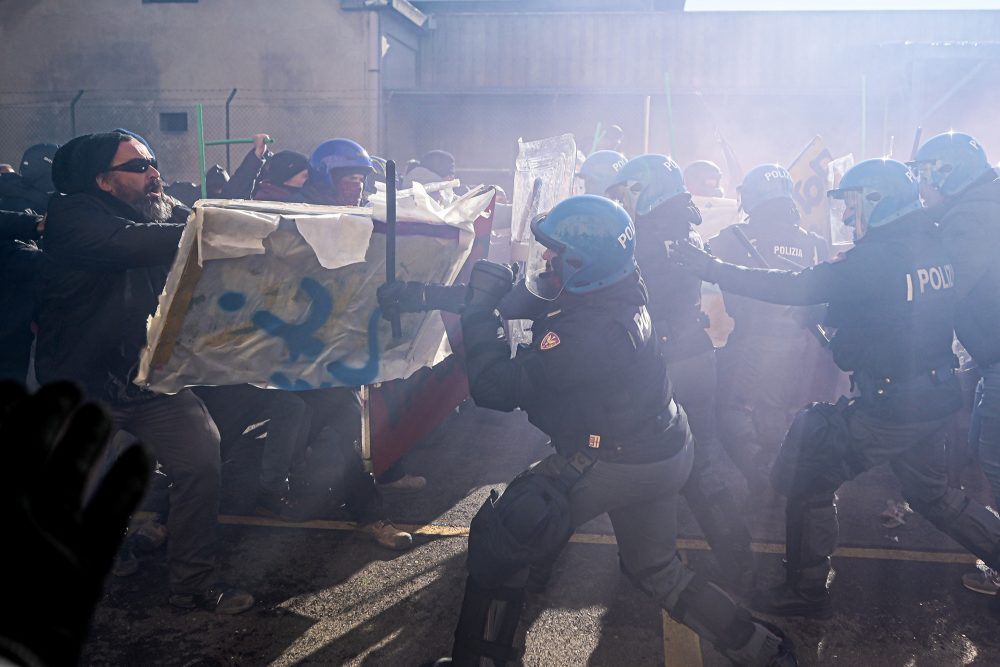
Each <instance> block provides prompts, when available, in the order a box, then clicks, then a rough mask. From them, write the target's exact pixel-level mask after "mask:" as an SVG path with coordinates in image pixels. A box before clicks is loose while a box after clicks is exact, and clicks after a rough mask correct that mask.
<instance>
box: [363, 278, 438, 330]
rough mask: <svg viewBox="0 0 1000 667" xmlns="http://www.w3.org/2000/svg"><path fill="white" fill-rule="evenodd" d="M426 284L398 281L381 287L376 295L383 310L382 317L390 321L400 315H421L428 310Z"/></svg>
mask: <svg viewBox="0 0 1000 667" xmlns="http://www.w3.org/2000/svg"><path fill="white" fill-rule="evenodd" d="M425 287H426V285H424V283H418V282H415V281H412V280H411V281H409V282H403V281H401V280H396V281H394V282H391V283H385V284H383V285H381V286H380V287H379V288H378V290H376V292H375V294H376V295H377V296H378V305H379V308H381V309H382V317H384V318H385V319H387V320H389V319H391V318H392V316H393V315H394V314H398V313H419V312H420V311H422V310H426V309H427V307H426V306H427V304H426V302H425V297H424V288H425Z"/></svg>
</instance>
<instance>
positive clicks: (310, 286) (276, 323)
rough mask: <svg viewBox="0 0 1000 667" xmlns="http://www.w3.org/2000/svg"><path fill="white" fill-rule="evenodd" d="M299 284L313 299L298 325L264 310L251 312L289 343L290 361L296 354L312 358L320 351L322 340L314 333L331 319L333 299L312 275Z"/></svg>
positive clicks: (262, 325)
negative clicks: (307, 311) (304, 316)
mask: <svg viewBox="0 0 1000 667" xmlns="http://www.w3.org/2000/svg"><path fill="white" fill-rule="evenodd" d="M299 287H300V288H301V289H302V291H303V292H305V293H306V295H307V296H308V297H309V298H310V299H312V304H311V305H310V306H309V313H308V314H307V315H306V318H305V319H304V320H303V321H302V322H301V323H299V324H291V323H289V322H285V321H284V320H283V319H281V318H280V317H278V316H277V315H274V314H273V313H271V312H269V311H266V310H258V311H257V312H255V313H254V314H253V318H252V320H253V323H254V324H256V325H257V326H258V327H260V328H261V329H263V330H264V331H266V332H267V333H269V334H271V335H272V336H277V337H279V338H282V339H284V341H285V345H287V346H288V355H289V360H291V361H297V360H298V358H299V356H304V357H306V358H307V359H315V358H316V357H318V356H319V354H320V353H321V352H322V351H323V341H321V340H320V339H318V338H316V337H315V336H313V335H312V334H313V332H315V331H317V330H319V328H320V327H322V326H323V325H324V324H325V323H326V321H327V320H328V319H329V318H330V314H331V313H332V312H333V299H331V298H330V295H329V294H328V293H327V291H326V290H325V289H324V288H323V286H322V285H320V284H319V283H318V282H316V281H315V280H313V279H312V278H303V279H302V282H300V283H299Z"/></svg>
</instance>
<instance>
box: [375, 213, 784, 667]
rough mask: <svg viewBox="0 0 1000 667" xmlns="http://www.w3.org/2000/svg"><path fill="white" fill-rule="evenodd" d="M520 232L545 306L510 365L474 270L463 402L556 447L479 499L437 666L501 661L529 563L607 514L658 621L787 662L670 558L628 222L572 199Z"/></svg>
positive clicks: (422, 288)
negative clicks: (537, 254)
mask: <svg viewBox="0 0 1000 667" xmlns="http://www.w3.org/2000/svg"><path fill="white" fill-rule="evenodd" d="M531 230H532V232H533V233H534V236H535V239H536V240H537V241H538V242H539V243H541V244H542V245H543V246H544V247H545V248H546V252H545V259H546V262H547V266H546V269H545V271H543V272H541V273H539V274H538V275H534V276H532V275H529V276H527V277H526V280H527V281H528V283H529V286H530V287H531V288H532V289H533V290H535V292H536V293H537V294H538V295H539V296H538V298H539V299H540V300H541V301H543V302H544V303H547V304H548V306H547V307H546V308H544V309H542V310H540V311H539V312H538V313H536V314H535V316H534V318H533V326H532V334H533V336H532V338H533V342H532V344H531V345H530V346H529V347H527V348H522V349H520V350H519V351H518V352H517V354H516V355H515V356H514V357H513V358H511V356H510V345H509V342H508V341H507V339H506V336H505V335H504V333H503V321H502V319H501V316H500V314H499V312H498V309H499V308H503V300H504V298H505V296H506V295H507V294H509V293H510V292H511V291H512V281H513V275H512V273H511V271H510V270H509V269H508V268H507V267H505V266H502V265H499V264H493V263H490V262H486V261H480V262H479V263H477V264H476V266H475V267H474V269H473V272H472V275H471V277H470V280H469V285H468V287H461V288H458V289H461V290H463V291H464V292H465V298H464V302H463V303H462V305H461V306H460V307H459V308H458V309H459V310H460V311H461V314H462V331H463V337H464V348H465V363H466V371H467V373H468V378H469V387H470V390H471V393H472V397H473V399H474V400H475V401H476V404H477V405H479V406H481V407H486V408H492V409H494V410H501V411H511V410H514V409H515V408H521V409H522V410H524V411H525V412H526V413H527V415H528V419H529V421H531V422H532V423H533V424H534V425H535V426H537V427H538V428H539V429H541V430H542V431H544V432H545V433H546V434H548V435H549V437H550V438H551V442H552V446H553V447H554V449H555V452H554V453H553V454H551V455H550V456H548V457H547V458H546V459H544V460H542V461H541V462H539V463H536V464H535V465H534V466H532V467H531V468H530V469H529V470H527V471H525V472H524V473H522V474H521V475H519V476H518V477H516V478H515V479H514V480H513V481H512V482H511V483H510V485H508V487H507V489H506V491H504V493H503V494H502V495H499V496H498V495H497V494H496V492H493V493H491V495H490V497H489V498H488V499H487V500H486V502H485V503H484V504H483V506H482V508H481V509H480V510H479V512H478V514H477V515H476V517H475V518H474V519H473V520H472V525H471V530H470V535H469V556H468V561H467V565H468V570H469V576H468V580H467V583H466V589H465V595H464V598H463V602H462V610H461V613H460V616H459V621H458V627H457V629H456V632H455V642H454V646H453V648H452V658H451V659H450V660H449V661H448V662H450V663H453V664H456V665H479V664H480V663H479V661H480V660H481V659H482V658H491V659H492V660H493V661H494V663H495V664H498V665H499V664H505V663H506V662H508V661H513V660H515V659H516V654H515V650H514V647H513V642H514V633H515V630H516V628H517V623H518V617H519V615H520V612H521V609H522V606H523V602H524V597H525V585H526V583H527V579H528V571H529V568H530V567H531V566H532V565H533V564H538V563H545V562H547V561H549V560H550V559H551V558H552V557H553V556H554V554H555V553H557V552H558V550H559V549H561V548H562V546H563V545H564V544H565V542H566V540H567V539H568V538H569V536H570V535H571V534H572V532H573V530H574V529H575V528H576V527H577V526H579V525H581V524H583V523H585V522H586V521H589V520H591V519H593V518H595V517H597V516H599V515H601V514H604V513H608V514H609V515H610V517H611V521H612V523H613V525H614V528H615V535H616V537H617V540H618V547H619V552H620V557H621V566H622V569H623V570H624V571H625V573H626V574H627V575H628V576H629V577H630V579H631V580H632V581H633V582H634V583H635V584H636V585H637V586H638V587H639V588H640V589H642V590H643V591H645V592H646V593H647V594H648V595H650V596H652V597H653V598H654V599H655V600H656V601H657V602H658V603H659V604H660V605H661V606H663V608H664V609H666V610H667V611H668V613H670V614H672V615H673V616H674V617H675V618H677V619H678V620H679V621H680V622H682V623H685V624H687V625H688V626H690V627H691V628H693V629H694V630H695V631H697V632H698V633H699V634H700V635H701V636H702V637H704V638H705V639H707V640H708V641H710V642H712V643H713V644H714V645H715V646H717V647H718V648H719V650H720V651H721V652H722V653H723V654H724V655H726V656H727V657H729V658H730V659H731V660H733V661H734V662H735V663H737V664H741V665H795V664H797V663H796V662H795V658H794V655H793V653H792V649H791V644H790V642H789V640H787V639H786V638H785V637H784V635H783V634H782V633H781V631H780V630H778V629H777V628H775V627H773V626H770V625H767V624H764V623H762V622H759V621H756V620H754V619H753V618H752V617H751V616H750V614H749V613H748V612H746V611H745V610H743V609H742V608H740V607H739V606H737V605H736V604H735V603H734V602H733V601H732V600H731V599H730V598H729V596H728V595H727V594H726V593H725V592H723V590H722V589H720V588H719V587H717V586H716V585H715V584H712V583H710V582H709V581H707V580H706V579H704V578H702V577H701V576H700V575H698V574H696V573H694V572H692V571H691V570H689V569H688V568H687V567H686V566H685V565H684V564H683V563H682V562H681V560H680V558H679V557H678V554H677V547H676V543H675V542H676V525H677V520H676V512H677V501H678V492H679V491H680V488H681V487H682V486H683V485H684V483H685V481H686V480H687V477H688V474H689V472H690V470H691V466H692V458H693V444H692V438H691V434H690V431H689V429H688V426H687V417H686V415H685V414H684V410H683V409H682V408H680V407H679V406H678V405H677V403H675V401H674V400H673V397H672V392H671V385H670V381H669V380H668V378H667V372H666V364H665V362H664V359H663V355H662V352H661V349H660V341H659V337H658V336H657V335H656V332H655V331H654V327H653V324H652V321H651V318H650V316H649V312H648V310H647V301H648V298H647V294H646V289H645V285H644V284H643V281H642V278H641V277H640V275H639V270H638V268H637V266H636V263H635V259H634V250H635V236H636V230H635V226H634V225H633V223H632V220H631V219H630V218H629V216H628V214H627V213H626V212H625V211H624V210H623V209H622V207H621V206H619V205H617V204H615V203H614V202H612V201H610V200H608V199H606V198H603V197H597V196H593V195H580V196H576V197H570V198H569V199H566V200H564V201H563V202H561V203H560V204H558V205H557V206H555V207H554V208H553V209H552V210H551V211H550V212H549V213H548V214H545V215H542V216H539V217H538V218H536V219H535V220H534V221H532V224H531ZM442 289H443V290H449V289H450V290H452V291H454V289H455V288H437V290H442ZM379 300H380V303H381V305H382V308H383V310H384V311H385V310H389V311H390V312H392V311H395V312H409V311H416V310H426V309H432V308H434V307H435V306H436V305H437V304H438V303H440V302H439V301H437V297H436V296H435V289H432V286H427V285H422V284H420V283H406V284H404V283H391V284H388V285H385V286H384V287H383V288H382V289H380V290H379ZM442 664H444V663H442Z"/></svg>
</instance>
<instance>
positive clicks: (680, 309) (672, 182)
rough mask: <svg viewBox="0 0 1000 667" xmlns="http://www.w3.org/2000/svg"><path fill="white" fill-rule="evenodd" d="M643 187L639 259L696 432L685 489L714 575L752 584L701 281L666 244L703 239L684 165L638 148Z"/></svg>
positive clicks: (624, 174) (627, 171) (633, 186)
mask: <svg viewBox="0 0 1000 667" xmlns="http://www.w3.org/2000/svg"><path fill="white" fill-rule="evenodd" d="M619 178H620V180H621V181H623V182H625V183H628V184H629V190H631V191H633V192H634V191H635V190H638V198H637V199H636V201H635V212H636V218H635V219H636V248H635V256H636V262H638V264H639V268H640V270H641V271H642V275H643V279H644V280H645V282H646V287H647V289H648V290H649V312H650V316H651V317H652V318H653V326H654V328H655V329H656V332H657V334H658V336H659V338H660V344H661V345H662V348H663V356H664V358H665V359H666V361H667V373H668V374H669V376H670V381H671V383H672V385H673V388H674V397H675V398H676V399H677V402H678V403H680V404H681V405H682V406H683V407H684V411H685V412H686V413H687V416H688V420H689V422H690V424H691V432H692V434H693V435H694V439H695V454H694V468H693V470H692V472H691V477H690V479H689V480H688V483H687V484H686V485H685V486H684V489H683V490H682V491H681V493H682V495H683V496H684V498H685V499H686V500H687V504H688V507H690V508H691V513H692V514H694V516H695V519H697V521H698V524H699V525H700V526H701V529H702V532H703V533H704V534H705V539H706V540H707V541H708V543H709V544H710V545H711V547H712V556H713V558H714V559H715V561H716V563H717V565H718V567H717V570H716V575H717V576H718V577H719V578H720V579H722V581H723V582H724V583H726V584H727V585H729V586H731V587H733V588H735V589H738V590H741V591H746V590H749V588H750V587H751V584H752V577H753V554H752V552H751V550H750V530H749V528H748V527H747V524H746V519H745V517H744V513H743V512H742V511H741V510H740V508H739V506H738V505H737V503H736V500H735V497H734V496H733V494H732V492H731V490H730V486H731V485H730V483H729V478H728V477H727V476H726V474H725V472H726V471H725V469H724V466H725V465H728V464H727V462H726V460H725V458H726V457H725V454H724V453H723V450H722V447H721V445H720V442H719V438H718V435H717V432H716V411H715V395H716V367H715V347H714V346H713V344H712V340H711V338H709V335H708V332H707V331H706V327H708V324H709V321H708V316H706V315H705V313H704V312H702V310H701V280H700V279H699V278H698V277H697V276H694V275H691V274H690V273H688V272H686V271H683V270H681V269H679V268H677V267H676V266H674V265H673V263H672V262H669V261H668V259H667V250H666V246H665V244H667V243H676V242H678V241H684V242H689V243H693V244H695V245H697V246H699V247H700V246H701V244H702V242H701V237H700V236H699V235H698V233H697V232H696V231H695V227H696V226H697V225H699V224H701V213H700V212H699V211H698V208H697V207H696V206H695V205H694V204H693V203H692V201H691V195H690V193H689V192H688V191H687V188H686V187H685V182H684V178H683V176H682V174H681V170H680V168H679V167H678V166H677V163H675V162H674V161H673V160H672V159H670V158H669V157H667V156H666V155H658V154H655V153H654V154H647V155H640V156H638V157H636V158H633V159H632V160H630V161H629V163H628V164H627V165H625V168H624V169H622V171H621V173H620V174H619Z"/></svg>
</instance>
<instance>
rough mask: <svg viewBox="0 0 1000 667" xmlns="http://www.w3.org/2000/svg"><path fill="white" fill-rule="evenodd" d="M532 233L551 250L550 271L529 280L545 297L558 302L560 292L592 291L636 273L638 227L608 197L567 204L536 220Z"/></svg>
mask: <svg viewBox="0 0 1000 667" xmlns="http://www.w3.org/2000/svg"><path fill="white" fill-rule="evenodd" d="M531 231H532V233H533V234H534V235H535V239H536V240H537V241H538V242H539V243H540V244H542V245H543V246H544V247H545V248H547V249H548V250H549V251H551V253H546V254H547V255H549V257H548V259H549V262H550V265H551V266H550V267H549V268H547V270H546V271H545V272H543V273H540V274H538V275H536V276H533V275H531V274H529V275H528V276H526V280H527V281H528V288H529V289H531V290H532V291H533V292H534V293H535V294H537V295H538V296H541V297H543V298H546V299H550V300H551V299H554V298H556V297H557V296H559V294H560V293H561V292H562V290H566V291H567V292H569V293H570V294H587V293H589V292H594V291H596V290H599V289H601V288H603V287H607V286H609V285H613V284H615V283H617V282H619V281H621V280H624V279H625V278H627V277H628V276H630V275H632V274H633V273H634V272H635V271H636V263H635V257H634V254H635V225H633V224H632V219H631V218H630V217H629V216H628V213H626V212H625V209H623V208H622V207H621V206H619V205H618V204H617V203H615V202H613V201H611V200H610V199H607V198H605V197H598V196H597V195H577V196H575V197H570V198H569V199H564V200H563V201H562V202H560V203H559V204H556V206H555V207H553V209H552V210H551V211H549V212H548V213H546V214H542V215H539V216H537V217H536V218H535V219H534V220H532V221H531ZM552 278H554V280H552Z"/></svg>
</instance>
